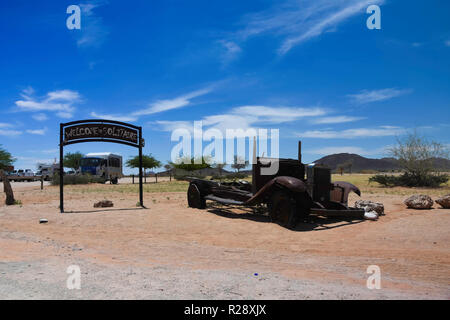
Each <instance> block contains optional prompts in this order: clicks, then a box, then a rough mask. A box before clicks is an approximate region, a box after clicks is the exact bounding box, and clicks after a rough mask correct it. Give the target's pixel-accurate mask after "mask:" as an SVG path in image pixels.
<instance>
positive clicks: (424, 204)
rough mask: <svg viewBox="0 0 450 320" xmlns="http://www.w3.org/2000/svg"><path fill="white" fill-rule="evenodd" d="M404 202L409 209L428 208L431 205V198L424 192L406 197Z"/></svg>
mask: <svg viewBox="0 0 450 320" xmlns="http://www.w3.org/2000/svg"><path fill="white" fill-rule="evenodd" d="M404 204H406V206H407V207H408V208H411V209H430V208H431V207H432V206H433V199H431V197H429V196H427V195H424V194H415V195H412V196H411V197H409V198H408V199H406V200H405V201H404Z"/></svg>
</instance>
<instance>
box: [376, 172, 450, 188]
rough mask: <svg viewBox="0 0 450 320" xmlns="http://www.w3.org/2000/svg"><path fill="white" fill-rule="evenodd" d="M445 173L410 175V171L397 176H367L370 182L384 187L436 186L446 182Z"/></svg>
mask: <svg viewBox="0 0 450 320" xmlns="http://www.w3.org/2000/svg"><path fill="white" fill-rule="evenodd" d="M449 178H450V177H449V176H448V175H447V174H423V175H412V174H410V173H407V172H405V173H403V174H401V175H399V176H392V175H390V176H388V175H383V174H377V175H374V176H373V177H370V178H369V183H370V182H378V183H379V184H381V185H383V186H386V187H396V186H400V187H431V188H437V187H439V186H440V185H441V184H443V183H447V181H448V180H449Z"/></svg>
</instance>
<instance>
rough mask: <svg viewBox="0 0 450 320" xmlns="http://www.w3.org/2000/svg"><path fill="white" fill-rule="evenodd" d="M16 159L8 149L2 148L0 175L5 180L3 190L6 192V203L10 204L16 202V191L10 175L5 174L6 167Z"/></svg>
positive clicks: (0, 152) (0, 150)
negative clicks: (13, 188) (9, 177)
mask: <svg viewBox="0 0 450 320" xmlns="http://www.w3.org/2000/svg"><path fill="white" fill-rule="evenodd" d="M14 161H16V159H14V158H13V157H12V155H11V153H9V152H8V151H6V150H4V149H2V148H0V177H1V178H2V180H3V190H4V192H5V194H6V201H5V203H6V205H8V206H10V205H13V204H15V203H16V200H15V199H14V193H13V190H12V188H11V184H10V183H9V180H8V177H7V176H6V174H5V171H4V170H5V169H7V168H8V167H10V166H12V164H13V163H14Z"/></svg>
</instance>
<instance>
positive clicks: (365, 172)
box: [359, 169, 378, 174]
mask: <svg viewBox="0 0 450 320" xmlns="http://www.w3.org/2000/svg"><path fill="white" fill-rule="evenodd" d="M359 173H364V174H376V173H378V171H377V170H373V169H363V170H361V171H360V172H359Z"/></svg>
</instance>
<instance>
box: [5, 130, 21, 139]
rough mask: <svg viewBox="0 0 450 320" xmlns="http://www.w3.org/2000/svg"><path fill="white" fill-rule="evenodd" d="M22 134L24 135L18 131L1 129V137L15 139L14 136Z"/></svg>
mask: <svg viewBox="0 0 450 320" xmlns="http://www.w3.org/2000/svg"><path fill="white" fill-rule="evenodd" d="M21 134H22V131H18V130H9V129H0V136H6V137H14V136H18V135H21Z"/></svg>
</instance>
